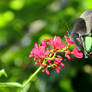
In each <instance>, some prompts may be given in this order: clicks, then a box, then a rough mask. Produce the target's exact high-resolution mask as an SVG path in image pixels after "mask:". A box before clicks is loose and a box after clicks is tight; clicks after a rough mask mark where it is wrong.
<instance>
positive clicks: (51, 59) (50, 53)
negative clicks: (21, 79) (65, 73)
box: [29, 36, 83, 75]
mask: <svg viewBox="0 0 92 92" xmlns="http://www.w3.org/2000/svg"><path fill="white" fill-rule="evenodd" d="M65 40H66V42H67V43H68V45H67V44H65V43H64V42H62V41H61V38H60V37H59V36H57V37H55V38H49V39H44V40H42V41H41V45H38V44H37V43H36V44H35V47H34V48H33V50H32V52H31V54H30V56H29V57H30V58H32V57H34V61H35V65H38V64H39V65H40V66H42V67H43V70H42V72H46V74H47V75H49V74H50V71H49V70H48V69H49V68H53V69H54V68H55V69H56V72H57V73H60V70H61V67H64V66H65V65H64V63H63V59H64V58H63V57H62V56H61V55H59V54H58V52H59V53H65V57H66V58H67V59H68V60H71V56H70V55H73V56H75V57H76V58H82V57H83V54H82V52H80V51H79V50H78V49H77V48H76V46H75V47H74V49H73V51H71V50H69V47H70V46H71V45H74V42H73V41H71V40H70V39H69V38H68V37H67V36H65Z"/></svg>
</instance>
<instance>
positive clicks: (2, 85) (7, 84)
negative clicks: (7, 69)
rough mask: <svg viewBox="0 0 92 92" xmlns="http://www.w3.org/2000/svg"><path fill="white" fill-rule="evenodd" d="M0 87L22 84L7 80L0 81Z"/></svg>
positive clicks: (19, 85)
mask: <svg viewBox="0 0 92 92" xmlns="http://www.w3.org/2000/svg"><path fill="white" fill-rule="evenodd" d="M0 87H22V85H21V84H20V83H17V82H7V83H0Z"/></svg>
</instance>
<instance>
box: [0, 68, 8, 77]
mask: <svg viewBox="0 0 92 92" xmlns="http://www.w3.org/2000/svg"><path fill="white" fill-rule="evenodd" d="M2 75H4V76H5V77H7V73H6V72H5V70H4V69H2V70H0V77H1V76H2Z"/></svg>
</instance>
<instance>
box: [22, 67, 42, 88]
mask: <svg viewBox="0 0 92 92" xmlns="http://www.w3.org/2000/svg"><path fill="white" fill-rule="evenodd" d="M41 69H42V66H40V67H39V68H38V69H37V70H36V71H35V72H34V73H33V74H32V75H30V77H29V78H28V80H27V81H26V82H25V83H24V84H23V88H24V87H25V86H26V85H27V84H28V83H29V82H30V81H31V80H32V79H33V78H34V77H35V76H36V75H37V73H38V72H39V71H40V70H41Z"/></svg>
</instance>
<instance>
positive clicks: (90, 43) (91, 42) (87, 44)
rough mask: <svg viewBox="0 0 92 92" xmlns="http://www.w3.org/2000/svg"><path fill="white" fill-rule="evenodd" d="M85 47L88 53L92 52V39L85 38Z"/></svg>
mask: <svg viewBox="0 0 92 92" xmlns="http://www.w3.org/2000/svg"><path fill="white" fill-rule="evenodd" d="M85 47H86V50H87V51H90V50H91V47H92V37H89V36H87V37H85Z"/></svg>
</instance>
